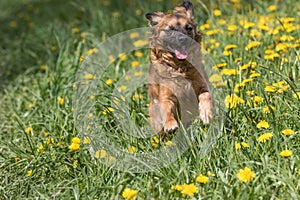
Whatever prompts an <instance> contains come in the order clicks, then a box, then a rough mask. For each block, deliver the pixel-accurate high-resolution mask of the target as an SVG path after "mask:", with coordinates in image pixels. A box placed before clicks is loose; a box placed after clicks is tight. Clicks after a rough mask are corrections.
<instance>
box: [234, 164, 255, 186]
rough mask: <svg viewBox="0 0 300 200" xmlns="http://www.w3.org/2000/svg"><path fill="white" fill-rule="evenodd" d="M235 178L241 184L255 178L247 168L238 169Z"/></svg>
mask: <svg viewBox="0 0 300 200" xmlns="http://www.w3.org/2000/svg"><path fill="white" fill-rule="evenodd" d="M237 177H238V179H239V180H240V181H242V182H248V181H250V180H252V179H253V178H255V173H254V172H253V171H252V170H251V169H250V168H248V167H245V168H244V169H240V170H239V171H238V173H237Z"/></svg>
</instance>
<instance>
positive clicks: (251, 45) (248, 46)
mask: <svg viewBox="0 0 300 200" xmlns="http://www.w3.org/2000/svg"><path fill="white" fill-rule="evenodd" d="M259 45H261V42H257V41H254V42H250V43H249V44H248V45H247V46H246V47H245V50H246V51H248V50H250V49H253V48H254V47H257V46H259Z"/></svg>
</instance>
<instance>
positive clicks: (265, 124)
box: [256, 120, 270, 129]
mask: <svg viewBox="0 0 300 200" xmlns="http://www.w3.org/2000/svg"><path fill="white" fill-rule="evenodd" d="M256 127H257V128H265V129H267V128H269V127H270V125H269V123H268V122H266V121H265V120H262V121H260V122H259V123H258V124H257V125H256Z"/></svg>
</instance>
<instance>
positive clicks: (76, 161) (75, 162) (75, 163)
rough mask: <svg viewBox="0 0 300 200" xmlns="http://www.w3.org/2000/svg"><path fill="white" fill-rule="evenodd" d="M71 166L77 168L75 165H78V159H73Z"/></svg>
mask: <svg viewBox="0 0 300 200" xmlns="http://www.w3.org/2000/svg"><path fill="white" fill-rule="evenodd" d="M73 167H74V168H77V167H78V160H75V161H74V162H73Z"/></svg>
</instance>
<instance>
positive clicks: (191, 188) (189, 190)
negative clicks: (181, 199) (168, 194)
mask: <svg viewBox="0 0 300 200" xmlns="http://www.w3.org/2000/svg"><path fill="white" fill-rule="evenodd" d="M196 192H198V187H197V186H196V185H195V184H193V183H191V184H183V185H182V190H181V193H182V194H186V195H194V194H195V193H196Z"/></svg>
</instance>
